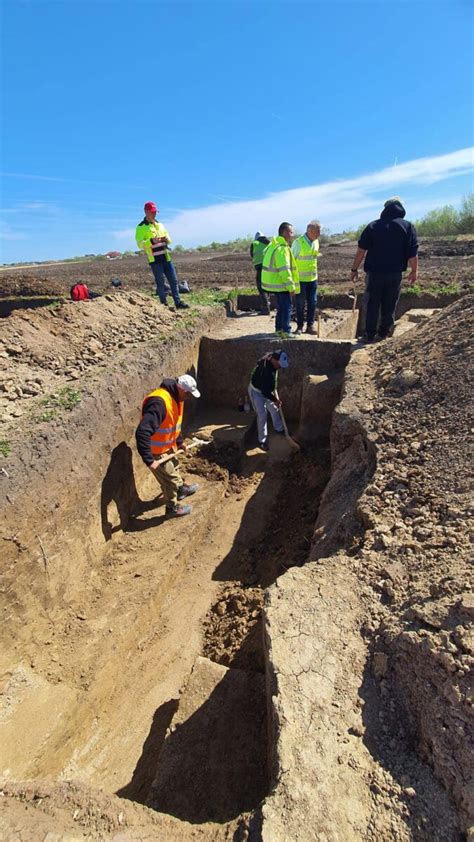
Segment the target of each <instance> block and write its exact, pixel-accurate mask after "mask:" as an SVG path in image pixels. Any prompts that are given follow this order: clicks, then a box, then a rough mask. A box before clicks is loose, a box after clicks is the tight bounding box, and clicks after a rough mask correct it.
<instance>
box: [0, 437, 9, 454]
mask: <svg viewBox="0 0 474 842" xmlns="http://www.w3.org/2000/svg"><path fill="white" fill-rule="evenodd" d="M10 451H11V447H10V442H8V441H6V440H5V439H0V456H8V455H9V453H10Z"/></svg>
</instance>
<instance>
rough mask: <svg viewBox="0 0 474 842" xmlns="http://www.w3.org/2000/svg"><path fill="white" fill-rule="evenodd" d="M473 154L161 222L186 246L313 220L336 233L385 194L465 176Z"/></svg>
mask: <svg viewBox="0 0 474 842" xmlns="http://www.w3.org/2000/svg"><path fill="white" fill-rule="evenodd" d="M473 152H474V149H473V148H472V147H468V148H466V149H460V150H458V151H457V152H451V153H449V154H447V155H437V156H433V157H430V158H417V159H415V160H413V161H407V162H405V163H404V164H398V165H397V166H391V167H386V168H384V169H382V170H378V171H376V172H372V173H366V174H365V175H361V176H358V177H356V178H351V179H345V180H335V181H328V182H325V183H322V184H313V185H310V186H308V187H298V188H295V189H291V190H283V191H280V192H279V193H270V194H269V195H268V196H265V197H264V198H262V199H252V200H248V201H230V202H225V203H219V204H214V205H208V206H207V207H202V208H194V209H192V210H184V211H181V212H179V213H177V214H176V215H175V216H174V217H171V218H167V219H166V220H163V221H164V222H165V224H166V225H167V227H169V230H170V233H171V236H172V238H173V241H174V242H175V243H183V245H188V246H192V245H197V244H199V243H209V242H210V241H212V240H216V241H218V242H225V241H227V240H230V239H233V238H235V237H241V236H245V235H246V234H248V233H253V231H254V230H255V229H260V230H261V231H265V232H267V233H269V234H272V233H273V232H275V231H276V229H277V227H278V225H279V223H280V222H282V221H283V220H284V219H285V220H288V221H289V222H292V223H293V224H294V225H295V226H296V227H297V228H299V229H300V230H301V229H304V227H305V225H306V223H307V222H308V220H309V219H314V218H317V219H320V220H321V222H322V224H323V226H325V227H327V228H330V229H332V230H335V231H341V230H342V229H343V228H348V227H350V226H351V225H353V224H359V223H360V222H362V221H364V219H368V218H369V217H372V216H374V215H378V213H379V212H380V207H381V200H382V199H385V198H387V197H388V196H389V195H393V194H394V193H396V194H402V193H403V191H404V190H405V191H406V190H410V191H411V188H413V187H415V186H417V185H418V186H419V187H420V188H422V189H425V188H427V187H429V186H430V185H433V184H436V183H438V182H441V181H444V180H447V179H451V178H454V177H456V176H462V175H467V174H468V173H470V172H472V170H473V166H474V159H473ZM411 192H413V191H411ZM456 198H458V197H456ZM454 201H455V200H454ZM437 204H438V205H439V204H446V200H445V199H443V200H440V201H437V200H435V199H433V198H428V199H427V198H425V197H423V198H420V197H418V196H417V194H416V193H415V194H414V195H413V201H411V203H410V206H409V212H410V215H412V216H413V215H414V214H423V213H425V212H426V211H427V210H429V209H430V208H432V207H436V205H437ZM134 234H135V230H134V229H125V230H119V231H115V232H114V236H115V238H116V239H117V240H119V241H121V242H125V243H127V244H129V245H132V244H133V242H134Z"/></svg>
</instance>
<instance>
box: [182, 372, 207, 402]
mask: <svg viewBox="0 0 474 842" xmlns="http://www.w3.org/2000/svg"><path fill="white" fill-rule="evenodd" d="M176 382H177V383H178V386H179V388H180V389H182V390H183V392H191V394H192V396H193V397H194V398H200V397H201V392H200V391H199V390H198V388H197V383H196V381H195V379H194V377H191V375H190V374H182V375H181V377H178V380H177V381H176Z"/></svg>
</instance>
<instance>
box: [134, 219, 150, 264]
mask: <svg viewBox="0 0 474 842" xmlns="http://www.w3.org/2000/svg"><path fill="white" fill-rule="evenodd" d="M135 240H136V243H137V246H138V248H139V249H140V250H141V251H143V252H144V253H145V254H146V256H147V257H148V258H150V257H152V256H153V251H152V247H151V243H152V237H151V236H150V229H149V228H148V226H147V225H139V226H138V227H137V230H136V234H135Z"/></svg>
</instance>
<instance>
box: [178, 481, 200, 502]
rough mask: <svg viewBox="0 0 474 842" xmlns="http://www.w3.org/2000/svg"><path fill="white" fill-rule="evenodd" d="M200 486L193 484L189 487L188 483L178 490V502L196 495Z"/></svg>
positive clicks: (184, 483)
mask: <svg viewBox="0 0 474 842" xmlns="http://www.w3.org/2000/svg"><path fill="white" fill-rule="evenodd" d="M198 488H199V485H198V483H197V482H193V483H192V484H191V485H188V484H187V483H186V482H183V484H182V485H181V486H180V487H179V488H178V500H184V498H185V497H191V494H196V491H197V490H198Z"/></svg>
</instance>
